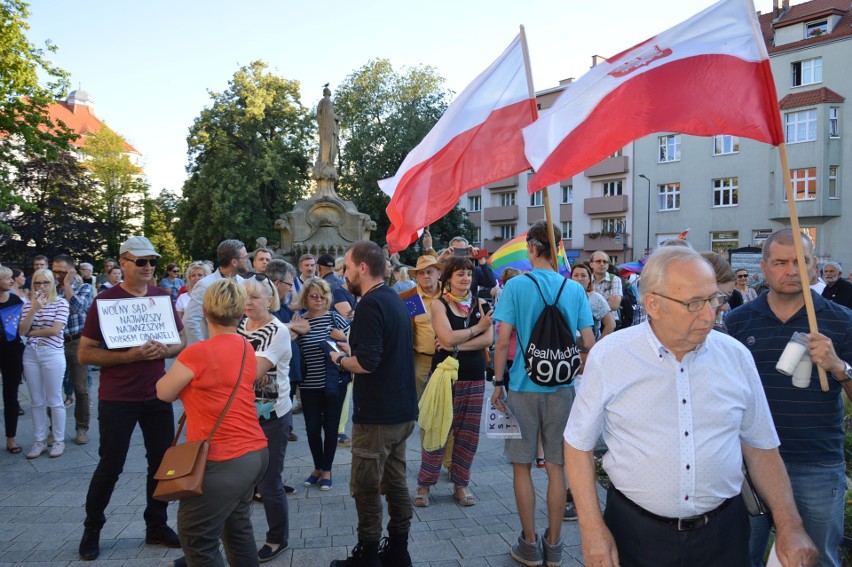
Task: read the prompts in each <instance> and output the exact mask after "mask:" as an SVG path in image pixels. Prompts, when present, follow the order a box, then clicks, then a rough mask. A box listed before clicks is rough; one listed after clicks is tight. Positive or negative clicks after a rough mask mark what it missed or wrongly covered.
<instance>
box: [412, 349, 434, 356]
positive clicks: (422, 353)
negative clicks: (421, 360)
mask: <svg viewBox="0 0 852 567" xmlns="http://www.w3.org/2000/svg"><path fill="white" fill-rule="evenodd" d="M414 354H419V355H420V356H435V355H434V354H427V353H425V352H420V351H417V350H415V351H414Z"/></svg>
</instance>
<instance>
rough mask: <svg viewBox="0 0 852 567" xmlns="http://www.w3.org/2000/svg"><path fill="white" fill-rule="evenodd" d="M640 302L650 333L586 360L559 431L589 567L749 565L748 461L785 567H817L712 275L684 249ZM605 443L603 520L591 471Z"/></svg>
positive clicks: (760, 398) (747, 360) (616, 341)
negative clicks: (720, 318) (720, 323)
mask: <svg viewBox="0 0 852 567" xmlns="http://www.w3.org/2000/svg"><path fill="white" fill-rule="evenodd" d="M640 294H641V297H642V301H643V303H644V306H645V308H646V310H647V313H648V321H646V322H644V323H642V324H641V325H639V326H635V327H630V328H628V329H624V330H622V331H619V332H617V333H613V334H612V335H610V336H608V337H606V338H605V339H604V340H602V341H601V342H600V343H598V345H597V346H596V347H595V348H594V349H592V351H591V352H590V353H589V358H588V361H587V363H586V367H585V372H584V376H583V381H582V387H581V388H580V391H579V392H578V395H577V399H576V401H575V402H574V407H573V408H572V411H571V416H570V418H569V420H568V424H567V426H566V428H565V468H566V472H567V474H568V479H569V482H570V485H571V489H572V492H573V494H574V500H575V503H576V508H577V514H578V516H579V523H580V531H581V534H582V546H583V558H584V562H585V564H586V565H587V566H590V565H606V566H609V565H619V564H620V565H622V566H626V565H648V566H651V565H672V564H680V565H719V566H722V565H724V566H729V565H748V562H749V546H748V541H749V537H748V533H749V531H748V526H749V522H748V516H747V512H746V510H745V506H744V504H743V501H742V497H741V496H740V489H741V486H742V483H743V473H742V462H743V459H745V462H746V463H747V465H748V467H749V470H750V473H751V477H752V479H753V480H754V482H755V484H756V487H757V490H758V492H759V494H760V495H761V497H762V498H763V500H764V501H765V503H766V504H767V506H768V507H769V508H770V510H771V511H772V514H773V517H774V518H775V522H776V525H777V526H779V527H778V530H777V538H776V546H777V547H776V549H777V552H778V555H779V558H780V559H781V562H782V564H783V565H785V566H793V565H795V566H796V567H799V566H801V565H813V564H814V563H815V561H816V549H815V548H814V546H813V544H812V543H811V541H810V539H809V538H808V536H807V534H806V533H805V531H804V529H803V527H802V521H801V518H800V517H799V514H798V512H797V510H796V506H795V503H794V500H793V496H792V490H791V488H790V481H789V479H788V477H787V474H786V471H785V469H784V465H783V463H782V461H781V458H780V456H779V454H778V445H779V441H778V436H777V434H776V432H775V428H774V426H773V423H772V417H771V415H770V413H769V407H768V404H767V402H766V398H765V396H764V393H763V388H762V387H761V383H760V378H759V376H758V374H757V369H756V368H755V366H754V362H753V358H752V357H751V354H750V353H749V352H748V350H747V349H746V348H745V347H743V345H741V344H740V343H739V342H737V341H736V340H734V339H732V338H730V337H728V336H726V335H724V334H721V333H719V332H716V331H713V323H714V320H715V314H716V309H717V308H718V307H719V306H721V305H722V303H723V302H724V301H725V297H724V296H723V295H721V294H720V293H719V291H718V289H717V287H716V280H715V277H714V274H713V270H712V268H711V267H710V265H709V264H708V263H707V262H706V260H704V259H703V258H702V257H701V256H700V255H699V254H698V253H697V252H695V251H694V250H691V249H689V248H685V247H665V248H661V249H659V250H657V251H656V252H654V254H653V255H652V256H651V257H650V259H649V260H648V262H647V263H646V265H645V267H644V269H643V271H642V279H641V281H640ZM614 367H617V368H624V369H628V370H624V371H621V372H613V371H612V369H613V368H614ZM601 433H602V434H603V438H604V441H605V442H606V444H607V447H608V448H609V452H608V453H607V454H606V455H605V456H604V459H603V466H604V469H605V470H606V472H607V474H608V475H609V478H610V481H611V486H610V489H609V491H608V493H607V500H606V511H605V513H604V514H603V515H602V514H601V510H600V506H599V504H598V499H597V493H596V490H595V472H594V462H593V458H592V452H593V450H594V447H595V444H596V442H597V439H598V436H599V435H601ZM779 524H780V525H779Z"/></svg>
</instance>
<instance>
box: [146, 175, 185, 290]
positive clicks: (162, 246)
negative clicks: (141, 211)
mask: <svg viewBox="0 0 852 567" xmlns="http://www.w3.org/2000/svg"><path fill="white" fill-rule="evenodd" d="M177 206H178V198H177V195H175V194H174V193H171V192H169V191H167V190H163V192H162V193H160V195H159V196H158V197H156V198H153V199H151V198H148V199H145V222H144V225H143V232H144V233H145V236H146V237H147V238H148V240H150V241H151V244H153V245H154V250H156V251H157V252H158V253H159V254H160V256H161V258H160V264H161V265H162V266H163V267H165V266H166V265H167V264H171V263H174V264H177V265H178V266H184V267H185V266H186V265H187V264H188V263H189V258H188V257H186V256H185V255H184V254H183V253H182V252H181V250H180V247H179V246H178V243H177V239H176V238H175V235H174V227H175V222H176V221H177ZM160 271H162V270H160ZM181 277H183V275H182V274H181Z"/></svg>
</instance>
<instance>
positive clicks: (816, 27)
mask: <svg viewBox="0 0 852 567" xmlns="http://www.w3.org/2000/svg"><path fill="white" fill-rule="evenodd" d="M826 33H828V20H821V21H819V22H811V23H809V24H805V39H808V38H811V37H819V36H821V35H823V34H826Z"/></svg>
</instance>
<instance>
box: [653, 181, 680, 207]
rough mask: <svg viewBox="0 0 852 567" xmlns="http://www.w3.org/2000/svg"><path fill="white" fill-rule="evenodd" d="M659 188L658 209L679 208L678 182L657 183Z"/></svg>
mask: <svg viewBox="0 0 852 567" xmlns="http://www.w3.org/2000/svg"><path fill="white" fill-rule="evenodd" d="M658 187H659V189H660V207H659V209H658V210H660V211H676V210H678V209H680V183H666V184H665V185H658Z"/></svg>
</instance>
